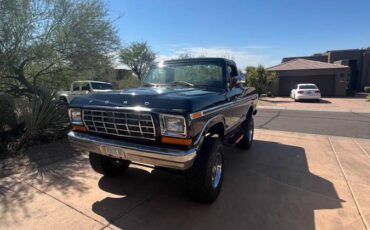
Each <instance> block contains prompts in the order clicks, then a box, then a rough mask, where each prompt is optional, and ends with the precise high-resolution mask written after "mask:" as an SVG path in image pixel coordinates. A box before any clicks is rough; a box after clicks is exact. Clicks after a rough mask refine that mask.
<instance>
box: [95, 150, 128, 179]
mask: <svg viewBox="0 0 370 230" xmlns="http://www.w3.org/2000/svg"><path fill="white" fill-rule="evenodd" d="M89 160H90V165H91V167H92V168H93V169H94V171H95V172H97V173H100V174H103V175H105V176H110V177H114V176H118V175H120V174H123V173H124V172H125V171H126V169H127V168H128V166H129V165H130V163H131V162H130V161H126V160H117V159H114V158H111V157H107V156H103V155H100V154H97V153H89Z"/></svg>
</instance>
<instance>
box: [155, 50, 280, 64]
mask: <svg viewBox="0 0 370 230" xmlns="http://www.w3.org/2000/svg"><path fill="white" fill-rule="evenodd" d="M269 48H270V47H268V46H244V47H240V48H230V47H189V46H185V47H184V46H183V47H181V46H177V47H175V46H174V45H171V49H170V51H169V52H168V53H167V54H160V55H158V58H157V59H158V61H161V60H168V59H175V58H178V56H179V55H180V54H185V53H186V54H190V55H191V56H194V57H198V56H205V57H224V58H228V59H232V60H234V61H235V62H236V64H237V65H238V67H239V68H243V69H244V68H245V67H246V66H256V65H260V64H261V65H264V66H266V67H268V66H272V65H275V64H278V63H279V62H280V60H274V59H272V58H271V57H269V56H267V55H266V54H263V53H265V52H266V49H269ZM261 49H263V50H264V52H261V51H259V50H261Z"/></svg>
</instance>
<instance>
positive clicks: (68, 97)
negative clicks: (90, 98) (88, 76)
mask: <svg viewBox="0 0 370 230" xmlns="http://www.w3.org/2000/svg"><path fill="white" fill-rule="evenodd" d="M112 90H113V86H112V84H111V83H108V82H102V81H74V82H72V84H71V89H70V91H58V93H57V96H58V98H59V99H60V100H62V101H65V102H67V103H68V104H69V103H70V102H71V101H72V99H73V98H75V97H76V96H81V95H88V94H96V93H105V92H109V91H112Z"/></svg>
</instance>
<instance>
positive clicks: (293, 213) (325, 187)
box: [0, 130, 370, 229]
mask: <svg viewBox="0 0 370 230" xmlns="http://www.w3.org/2000/svg"><path fill="white" fill-rule="evenodd" d="M64 149H65V151H72V150H71V149H70V148H69V147H68V146H67V145H65V146H64ZM224 152H225V160H226V170H227V171H226V174H225V180H224V187H223V190H222V192H221V195H220V197H219V199H218V200H217V201H216V202H215V203H214V204H212V205H204V204H198V203H195V202H193V201H192V200H190V199H189V198H188V197H187V196H186V194H185V192H184V181H183V178H182V177H181V175H173V174H172V173H169V172H164V171H159V170H152V169H151V168H148V167H141V166H132V167H131V168H130V169H129V170H128V172H127V174H125V175H123V176H122V177H119V178H115V179H111V178H107V177H101V176H100V175H98V174H96V173H94V172H93V171H92V170H91V169H90V166H89V165H88V160H87V159H86V157H83V156H78V157H73V158H71V159H68V160H65V161H61V162H59V163H55V164H53V165H49V166H43V167H40V168H38V170H37V172H34V173H31V174H27V175H17V176H11V177H6V178H3V179H1V180H0V220H1V221H0V229H14V228H16V229H105V228H106V229H109V228H123V229H365V226H366V224H367V225H368V224H369V223H370V196H369V194H370V180H369V178H370V155H369V154H370V141H369V140H363V139H351V138H339V137H328V136H318V135H309V134H295V133H289V132H279V131H266V130H257V131H256V142H255V144H254V146H253V147H252V149H251V150H250V151H248V152H243V151H240V150H237V149H234V148H225V149H224Z"/></svg>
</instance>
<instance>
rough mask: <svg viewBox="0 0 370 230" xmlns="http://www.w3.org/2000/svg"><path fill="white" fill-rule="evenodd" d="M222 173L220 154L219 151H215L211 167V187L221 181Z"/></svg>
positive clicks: (214, 186)
mask: <svg viewBox="0 0 370 230" xmlns="http://www.w3.org/2000/svg"><path fill="white" fill-rule="evenodd" d="M221 174H222V156H221V153H217V157H216V160H215V163H214V164H213V167H212V187H213V188H217V187H218V186H219V184H220V181H221Z"/></svg>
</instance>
